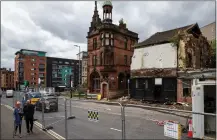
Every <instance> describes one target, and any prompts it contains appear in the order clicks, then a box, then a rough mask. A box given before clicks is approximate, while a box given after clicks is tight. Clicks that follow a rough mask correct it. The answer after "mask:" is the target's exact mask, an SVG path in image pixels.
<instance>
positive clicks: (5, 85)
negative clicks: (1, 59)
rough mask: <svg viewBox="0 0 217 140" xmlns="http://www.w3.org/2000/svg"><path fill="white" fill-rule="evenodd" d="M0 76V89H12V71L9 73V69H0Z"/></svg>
mask: <svg viewBox="0 0 217 140" xmlns="http://www.w3.org/2000/svg"><path fill="white" fill-rule="evenodd" d="M0 75H1V80H0V88H1V89H2V90H7V89H14V71H11V69H9V70H7V69H6V68H1V69H0Z"/></svg>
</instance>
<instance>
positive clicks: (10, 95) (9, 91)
mask: <svg viewBox="0 0 217 140" xmlns="http://www.w3.org/2000/svg"><path fill="white" fill-rule="evenodd" d="M13 96H14V91H13V90H6V98H8V97H13Z"/></svg>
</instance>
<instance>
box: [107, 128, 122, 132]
mask: <svg viewBox="0 0 217 140" xmlns="http://www.w3.org/2000/svg"><path fill="white" fill-rule="evenodd" d="M110 129H111V130H115V131H119V132H121V130H119V129H115V128H110Z"/></svg>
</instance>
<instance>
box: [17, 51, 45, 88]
mask: <svg viewBox="0 0 217 140" xmlns="http://www.w3.org/2000/svg"><path fill="white" fill-rule="evenodd" d="M32 59H35V61H32ZM42 60H43V61H42ZM20 62H23V64H24V80H27V81H29V84H30V86H37V85H38V78H39V64H44V65H45V70H44V71H43V72H40V73H42V74H44V79H45V80H46V57H41V56H28V55H24V56H23V60H21V61H20ZM33 64H35V65H34V66H33ZM32 68H35V70H31V69H32ZM18 69H19V60H18V55H17V56H16V57H15V74H14V76H15V77H14V84H16V81H18V76H19V73H18V72H19V71H18ZM31 73H35V75H34V76H33V75H31ZM33 77H34V78H35V79H34V80H33ZM45 80H44V83H45V84H46V81H45ZM32 83H35V84H34V85H32Z"/></svg>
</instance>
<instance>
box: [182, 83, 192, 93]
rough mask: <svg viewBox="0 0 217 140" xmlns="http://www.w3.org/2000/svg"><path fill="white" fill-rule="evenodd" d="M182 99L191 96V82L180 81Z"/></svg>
mask: <svg viewBox="0 0 217 140" xmlns="http://www.w3.org/2000/svg"><path fill="white" fill-rule="evenodd" d="M182 88H183V97H187V96H191V80H182Z"/></svg>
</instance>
